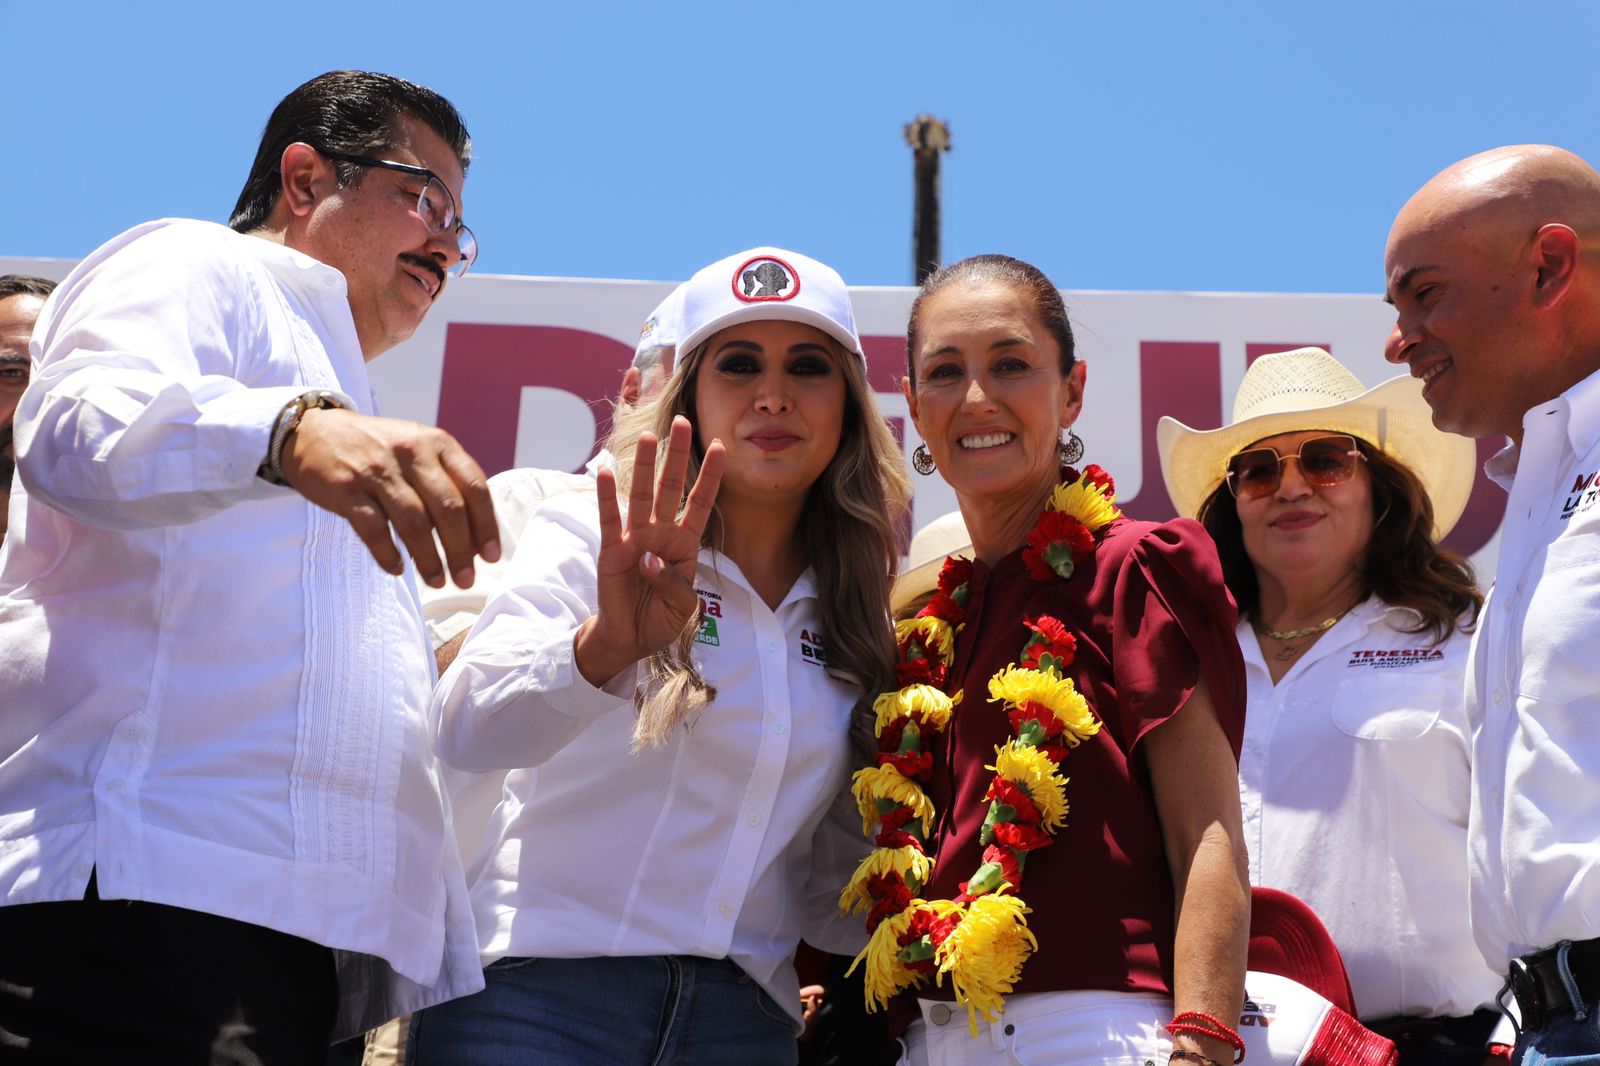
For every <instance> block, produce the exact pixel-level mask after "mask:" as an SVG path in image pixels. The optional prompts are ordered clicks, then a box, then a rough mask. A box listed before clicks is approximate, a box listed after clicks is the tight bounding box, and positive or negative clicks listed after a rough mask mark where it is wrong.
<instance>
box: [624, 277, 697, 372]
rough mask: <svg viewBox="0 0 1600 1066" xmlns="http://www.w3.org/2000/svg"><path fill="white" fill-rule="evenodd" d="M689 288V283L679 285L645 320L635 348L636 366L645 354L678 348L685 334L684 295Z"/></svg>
mask: <svg viewBox="0 0 1600 1066" xmlns="http://www.w3.org/2000/svg"><path fill="white" fill-rule="evenodd" d="M688 287H689V283H688V282H687V281H685V282H682V283H681V284H679V285H678V287H677V288H675V289H673V290H672V291H671V292H669V293H667V297H666V299H664V300H662V301H661V302H660V303H659V304H657V305H656V309H655V310H654V311H651V312H650V315H649V317H648V318H646V319H645V320H644V325H643V326H642V327H641V328H640V330H639V343H638V344H636V345H634V346H633V359H634V363H635V364H637V363H638V361H639V358H640V356H642V355H644V353H645V352H648V351H651V350H653V349H655V348H675V347H677V345H678V338H679V337H680V336H681V335H682V334H683V293H684V290H686V289H687V288H688Z"/></svg>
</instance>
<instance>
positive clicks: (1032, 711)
mask: <svg viewBox="0 0 1600 1066" xmlns="http://www.w3.org/2000/svg"><path fill="white" fill-rule="evenodd" d="M1006 717H1007V718H1008V719H1010V721H1011V731H1012V732H1013V733H1015V734H1017V735H1018V736H1021V735H1022V729H1023V727H1024V726H1026V725H1027V724H1028V723H1029V722H1038V723H1039V728H1040V729H1043V730H1044V735H1045V736H1046V737H1057V736H1060V735H1061V733H1062V731H1063V730H1065V729H1066V727H1065V726H1063V725H1062V724H1061V719H1059V718H1057V717H1056V716H1055V715H1054V714H1051V713H1050V708H1048V707H1042V706H1040V705H1039V704H1037V703H1034V702H1033V701H1032V700H1028V701H1027V702H1025V703H1024V704H1023V705H1022V706H1021V707H1014V708H1012V709H1011V710H1009V711H1007V712H1006ZM1043 746H1044V745H1042V744H1038V743H1035V747H1043Z"/></svg>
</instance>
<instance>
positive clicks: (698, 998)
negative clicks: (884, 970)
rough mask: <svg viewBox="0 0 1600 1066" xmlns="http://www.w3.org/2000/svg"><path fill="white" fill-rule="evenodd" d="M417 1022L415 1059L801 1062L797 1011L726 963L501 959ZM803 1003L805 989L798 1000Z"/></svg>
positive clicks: (553, 1065) (454, 1062)
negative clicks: (478, 986) (463, 992)
mask: <svg viewBox="0 0 1600 1066" xmlns="http://www.w3.org/2000/svg"><path fill="white" fill-rule="evenodd" d="M483 977H484V981H485V982H486V983H487V987H486V988H484V990H483V991H482V992H479V993H477V994H475V995H471V996H467V997H465V998H463V999H458V1000H454V1001H452V1002H449V1003H441V1004H440V1005H439V1006H437V1007H429V1008H428V1009H427V1010H425V1011H423V1012H421V1013H420V1014H418V1015H417V1016H416V1017H415V1018H413V1019H412V1022H411V1046H412V1050H411V1058H410V1060H409V1061H410V1062H411V1063H412V1064H413V1066H599V1064H606V1066H702V1064H703V1066H766V1064H769V1063H770V1064H772V1066H778V1064H782V1066H792V1064H793V1063H794V1062H795V1061H796V1059H797V1057H798V1051H797V1045H796V1044H795V1037H796V1036H797V1035H799V1026H798V1024H797V1023H796V1022H795V1020H794V1019H793V1018H791V1017H790V1015H789V1014H788V1013H787V1012H786V1011H785V1010H784V1009H783V1008H782V1007H780V1006H779V1005H778V1004H777V1002H776V1001H775V1000H773V998H772V997H771V996H769V995H767V993H766V992H765V991H763V990H762V988H761V986H760V985H758V984H756V982H755V981H753V980H751V979H750V978H749V977H747V976H745V973H744V971H743V970H741V969H739V967H737V966H735V965H734V964H733V963H731V962H729V961H728V960H727V959H701V958H694V957H690V956H685V955H651V956H644V957H640V958H595V959H519V958H510V959H500V960H499V961H498V962H494V963H491V964H490V965H489V967H488V968H487V969H486V970H484V972H483ZM796 998H797V999H798V996H797V997H796Z"/></svg>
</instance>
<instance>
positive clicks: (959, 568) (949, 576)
mask: <svg viewBox="0 0 1600 1066" xmlns="http://www.w3.org/2000/svg"><path fill="white" fill-rule="evenodd" d="M971 580H972V560H971V559H960V558H957V557H955V556H951V557H950V558H948V559H946V560H945V561H944V566H943V567H941V568H940V569H939V591H940V592H942V593H944V594H945V595H947V596H953V595H955V591H956V589H958V588H960V587H961V586H962V585H965V584H966V583H967V582H969V581H971Z"/></svg>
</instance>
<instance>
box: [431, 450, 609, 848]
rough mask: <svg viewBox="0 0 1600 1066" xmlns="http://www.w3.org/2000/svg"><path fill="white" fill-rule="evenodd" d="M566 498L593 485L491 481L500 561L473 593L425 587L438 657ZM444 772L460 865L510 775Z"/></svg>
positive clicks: (505, 477) (537, 477)
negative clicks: (551, 503) (554, 503)
mask: <svg viewBox="0 0 1600 1066" xmlns="http://www.w3.org/2000/svg"><path fill="white" fill-rule="evenodd" d="M602 454H603V453H602ZM561 492H587V493H588V494H589V495H590V497H591V498H593V495H594V479H593V478H591V477H588V476H587V475H584V474H566V473H562V472H561V471H558V470H538V469H534V468H530V467H517V468H515V469H512V470H502V471H501V472H500V473H498V474H496V475H494V476H493V477H491V478H490V479H489V495H490V496H492V497H493V498H494V516H495V519H496V520H497V521H498V522H499V525H500V560H499V562H494V563H490V562H485V561H484V560H482V559H479V560H478V561H477V563H476V564H475V565H474V566H473V570H474V580H473V582H472V587H471V588H467V589H464V588H461V587H460V586H459V585H457V584H456V583H455V582H454V581H452V580H451V579H450V576H449V575H448V574H446V575H445V583H444V586H443V587H442V588H429V587H428V586H427V585H423V586H421V594H422V617H423V620H424V621H425V622H426V623H427V625H428V636H429V637H430V638H431V639H432V641H433V648H434V651H435V652H437V651H438V650H439V649H440V648H441V647H443V646H444V645H446V644H448V643H450V641H452V640H454V639H455V638H456V637H458V636H461V635H462V634H464V633H466V632H467V631H468V630H470V629H471V628H472V626H473V623H475V622H477V620H478V615H480V614H481V613H483V607H484V604H486V603H488V602H489V597H490V596H492V595H493V594H494V593H496V592H499V591H500V589H501V588H502V587H503V586H504V585H505V584H506V580H507V577H508V575H509V573H510V571H511V560H512V557H513V556H514V555H515V554H516V550H517V543H518V542H519V541H520V540H521V539H522V530H523V528H524V527H525V526H526V525H527V524H528V519H529V517H530V516H531V515H532V514H533V512H534V510H535V509H537V508H538V506H539V505H540V504H541V503H543V502H544V501H545V500H546V499H547V498H549V497H551V496H554V495H556V494H557V493H561ZM440 558H443V556H442V555H441V556H440ZM440 772H441V775H442V779H443V781H444V787H445V791H446V792H448V793H449V795H450V816H451V823H452V828H453V829H454V830H455V838H456V846H457V848H458V849H459V850H460V852H461V861H462V862H463V863H467V862H471V861H472V856H473V855H475V854H477V851H478V844H479V842H480V841H481V840H482V839H483V831H484V828H485V827H486V826H487V825H488V824H489V816H490V815H491V814H493V813H494V809H495V807H497V806H499V804H500V793H501V790H502V788H503V787H504V786H505V780H506V775H505V771H503V770H495V771H493V772H491V773H486V774H474V773H468V772H467V771H465V770H457V769H455V768H454V767H450V766H444V767H441V768H440Z"/></svg>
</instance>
